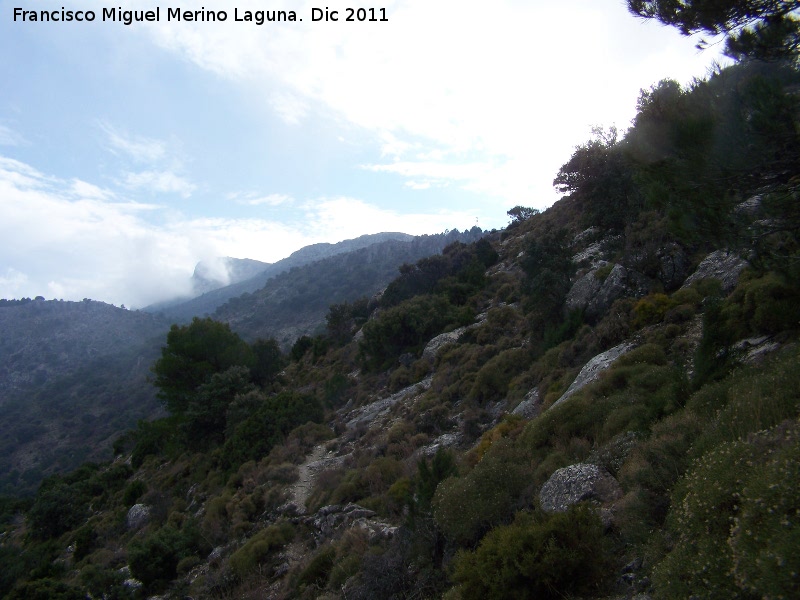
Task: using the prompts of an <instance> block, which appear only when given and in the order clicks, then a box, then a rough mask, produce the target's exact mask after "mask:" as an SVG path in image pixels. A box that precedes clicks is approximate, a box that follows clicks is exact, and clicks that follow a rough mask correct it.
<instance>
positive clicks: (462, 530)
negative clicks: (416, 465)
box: [432, 439, 531, 544]
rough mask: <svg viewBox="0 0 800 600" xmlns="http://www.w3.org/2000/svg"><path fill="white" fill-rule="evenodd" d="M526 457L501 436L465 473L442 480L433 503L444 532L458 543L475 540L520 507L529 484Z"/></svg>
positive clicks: (438, 523)
mask: <svg viewBox="0 0 800 600" xmlns="http://www.w3.org/2000/svg"><path fill="white" fill-rule="evenodd" d="M526 458H527V457H526V456H525V453H523V452H521V451H520V450H519V449H518V448H516V447H515V446H514V445H513V444H512V443H511V441H510V440H508V439H500V440H498V441H497V442H495V443H494V444H493V445H492V447H491V449H490V450H489V452H487V453H486V455H485V456H484V457H483V460H481V461H480V462H479V463H478V464H477V465H476V466H475V468H474V469H473V470H472V471H470V472H469V473H468V474H467V475H465V476H463V477H450V478H448V479H445V480H444V481H442V482H441V483H440V484H439V486H438V487H437V488H436V494H435V495H434V498H433V503H432V505H433V516H434V519H435V520H436V523H437V525H438V526H439V527H440V528H441V530H442V531H443V532H444V534H445V535H446V536H447V537H449V538H450V539H452V540H454V541H456V542H457V543H459V544H468V543H471V542H474V541H476V540H477V539H479V538H480V536H481V535H482V534H483V533H485V532H486V531H488V530H489V529H490V528H491V527H492V526H494V525H497V524H500V523H503V522H504V521H506V520H507V519H508V518H509V516H510V515H512V514H514V510H515V509H518V508H521V507H522V505H523V504H524V498H523V492H524V491H525V490H526V489H527V488H528V487H529V486H530V484H531V473H530V467H529V465H528V462H529V461H528V460H526Z"/></svg>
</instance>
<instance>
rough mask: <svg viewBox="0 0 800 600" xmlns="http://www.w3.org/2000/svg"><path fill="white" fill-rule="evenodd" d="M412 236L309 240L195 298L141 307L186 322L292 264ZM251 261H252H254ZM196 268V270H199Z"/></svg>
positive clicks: (238, 265) (235, 262)
mask: <svg viewBox="0 0 800 600" xmlns="http://www.w3.org/2000/svg"><path fill="white" fill-rule="evenodd" d="M413 239H414V236H412V235H409V234H407V233H399V232H384V233H375V234H368V235H362V236H359V237H357V238H354V239H351V240H344V241H341V242H337V243H335V244H328V243H320V244H312V245H310V246H305V247H303V248H300V249H299V250H297V251H296V252H293V253H292V254H290V255H289V256H288V257H286V258H284V259H282V260H279V261H277V262H275V263H259V264H261V265H264V268H263V269H261V270H260V271H258V272H255V273H254V274H253V275H251V276H250V277H248V278H246V279H235V278H231V280H232V281H233V282H232V283H230V284H229V285H225V286H222V287H216V288H215V289H210V288H209V289H207V291H205V292H204V293H202V294H201V295H199V296H197V297H195V298H192V299H189V300H182V301H181V300H178V301H168V302H162V303H158V304H153V305H150V306H146V307H145V308H144V309H143V310H145V311H147V312H151V313H158V314H161V315H163V316H164V317H165V318H167V319H170V320H172V321H177V322H181V323H182V322H188V321H190V320H191V319H192V317H195V316H204V315H210V314H212V313H213V312H214V311H215V310H216V309H217V308H218V307H219V306H222V305H223V304H225V303H226V302H227V301H228V300H230V299H231V298H238V297H239V296H241V295H242V294H245V293H252V292H255V291H256V290H259V289H261V288H262V287H264V285H265V284H266V283H267V281H269V280H270V279H271V278H272V277H275V276H276V275H279V274H280V273H283V272H285V271H288V270H289V269H292V268H294V267H301V266H303V265H307V264H309V263H312V262H314V261H318V260H322V259H324V258H328V257H331V256H336V255H338V254H345V253H347V252H352V251H354V250H359V249H361V248H366V247H368V246H371V245H373V244H380V243H383V242H386V241H389V240H395V241H403V242H408V241H410V240H413ZM220 260H223V261H225V260H227V261H231V262H230V263H229V264H230V265H233V267H234V268H238V269H241V270H244V269H245V268H254V267H255V266H256V265H252V264H250V263H247V265H246V267H245V265H244V264H243V263H242V262H241V261H247V260H249V259H232V258H227V257H226V258H223V259H220ZM252 262H253V263H256V262H258V261H252ZM201 264H203V263H199V264H198V266H197V267H196V268H195V275H194V276H193V283H194V281H199V280H200V279H201V278H203V277H205V275H204V269H203V267H201ZM198 270H199V271H200V272H199V273H198ZM195 289H197V288H195Z"/></svg>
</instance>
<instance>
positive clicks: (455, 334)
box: [422, 327, 467, 362]
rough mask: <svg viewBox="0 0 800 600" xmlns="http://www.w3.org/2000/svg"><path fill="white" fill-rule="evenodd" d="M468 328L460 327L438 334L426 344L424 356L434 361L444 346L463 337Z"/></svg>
mask: <svg viewBox="0 0 800 600" xmlns="http://www.w3.org/2000/svg"><path fill="white" fill-rule="evenodd" d="M466 330H467V328H466V327H459V328H458V329H454V330H453V331H448V332H447V333H442V334H441V335H437V336H436V337H435V338H433V339H432V340H431V341H430V342H428V343H427V345H426V346H425V349H424V350H423V351H422V358H424V359H425V360H427V361H429V362H433V361H434V360H435V359H436V355H437V354H438V353H439V350H441V349H442V347H443V346H446V345H447V344H454V343H456V342H457V341H458V338H459V337H461V334H463V333H464V332H465V331H466Z"/></svg>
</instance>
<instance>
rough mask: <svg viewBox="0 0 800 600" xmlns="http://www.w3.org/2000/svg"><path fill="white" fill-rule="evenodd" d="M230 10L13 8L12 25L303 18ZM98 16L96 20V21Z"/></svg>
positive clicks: (352, 16)
mask: <svg viewBox="0 0 800 600" xmlns="http://www.w3.org/2000/svg"><path fill="white" fill-rule="evenodd" d="M228 12H229V11H225V10H207V9H206V8H205V7H201V8H200V10H184V9H182V8H169V7H167V8H164V9H163V10H162V7H160V6H157V7H155V8H152V9H150V10H126V9H123V8H122V7H114V8H102V9H99V10H97V11H94V10H67V9H66V8H64V7H61V10H25V9H22V8H14V22H15V23H16V22H24V23H72V22H86V23H91V22H94V21H111V22H115V23H122V24H123V25H132V24H134V23H146V22H150V23H158V22H161V20H162V17H164V20H165V21H167V22H192V23H194V22H202V23H216V22H225V21H228V20H231V21H233V22H242V23H252V24H254V25H263V24H264V23H267V22H282V21H302V20H303V19H302V17H299V16H298V15H297V12H295V11H293V10H241V9H239V8H234V9H233V15H232V17H233V18H232V19H229V16H230V15H229V14H228ZM98 17H99V18H98ZM310 20H311V21H313V22H317V21H323V22H338V21H342V22H348V21H349V22H363V21H369V22H386V21H388V20H389V19H388V18H387V17H386V9H385V8H345V9H344V10H341V11H339V10H330V9H328V8H327V7H325V8H324V9H322V8H312V9H311V14H310Z"/></svg>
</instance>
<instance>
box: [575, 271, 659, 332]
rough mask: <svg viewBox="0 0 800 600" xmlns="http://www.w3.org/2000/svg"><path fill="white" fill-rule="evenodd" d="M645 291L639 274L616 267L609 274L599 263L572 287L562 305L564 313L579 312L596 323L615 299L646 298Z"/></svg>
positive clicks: (646, 287) (644, 280)
mask: <svg viewBox="0 0 800 600" xmlns="http://www.w3.org/2000/svg"><path fill="white" fill-rule="evenodd" d="M603 273H604V274H605V277H603V275H602V274H603ZM649 288H650V286H649V282H648V281H647V278H646V277H645V276H644V275H642V274H641V273H638V272H636V271H633V270H631V269H626V268H625V267H623V266H622V265H619V264H615V265H614V266H613V267H612V268H611V271H610V272H609V271H608V263H605V262H600V263H598V264H597V266H596V267H595V268H593V269H591V270H590V271H589V272H588V273H586V274H585V275H583V276H582V277H580V278H579V279H578V280H577V281H576V282H575V283H574V284H573V285H572V288H571V289H570V291H569V292H568V293H567V298H566V302H565V304H566V307H567V310H570V311H571V310H575V309H578V310H583V311H584V314H585V315H586V318H587V319H589V320H590V321H596V320H598V319H600V318H601V317H602V316H603V315H604V314H605V313H606V312H608V309H609V308H611V305H612V304H614V301H615V300H617V299H618V298H623V297H625V296H633V297H636V298H639V297H641V296H645V295H647V293H648V291H649Z"/></svg>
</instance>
